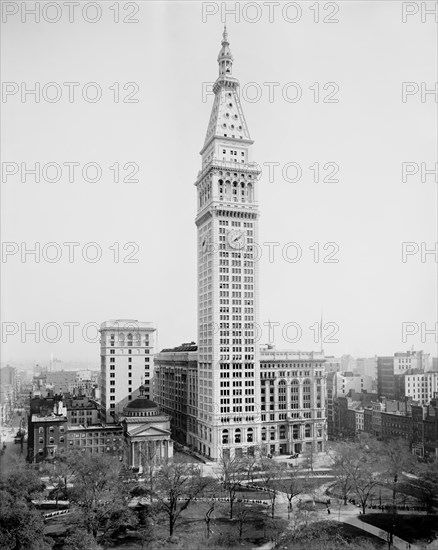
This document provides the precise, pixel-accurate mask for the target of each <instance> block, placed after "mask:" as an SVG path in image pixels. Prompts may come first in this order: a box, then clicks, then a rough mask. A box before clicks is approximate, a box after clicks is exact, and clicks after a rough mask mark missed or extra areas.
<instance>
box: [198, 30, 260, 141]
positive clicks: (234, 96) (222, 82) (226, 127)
mask: <svg viewBox="0 0 438 550" xmlns="http://www.w3.org/2000/svg"><path fill="white" fill-rule="evenodd" d="M217 61H218V64H219V76H218V78H217V80H216V82H215V83H214V85H213V91H214V93H215V96H216V97H215V100H214V104H213V108H212V111H211V116H210V122H209V124H208V129H207V134H206V136H205V142H204V149H205V147H206V146H207V145H208V144H209V143H210V142H211V140H212V139H214V138H215V137H218V138H224V137H225V138H230V139H235V140H236V139H237V140H240V139H241V140H248V141H250V140H251V137H250V135H249V132H248V127H247V125H246V121H245V117H244V115H243V111H242V107H241V105H240V100H239V94H238V88H239V81H238V80H237V78H234V77H233V76H231V74H232V69H233V56H232V54H231V49H230V43H229V42H228V33H227V28H226V27H225V28H224V33H223V37H222V48H221V50H220V52H219V55H218V58H217Z"/></svg>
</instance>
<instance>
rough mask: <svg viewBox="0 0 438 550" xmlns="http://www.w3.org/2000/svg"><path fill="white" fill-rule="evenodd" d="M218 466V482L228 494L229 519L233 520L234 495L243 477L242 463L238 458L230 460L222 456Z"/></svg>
mask: <svg viewBox="0 0 438 550" xmlns="http://www.w3.org/2000/svg"><path fill="white" fill-rule="evenodd" d="M219 466H220V470H219V480H220V482H221V483H222V486H223V488H224V489H225V491H226V492H227V493H228V498H229V501H230V519H233V506H234V501H235V500H236V493H237V491H238V490H239V488H240V486H241V480H242V477H243V475H244V474H243V469H244V465H243V461H242V459H241V458H239V457H235V458H232V459H231V458H226V457H224V456H222V457H221V459H220V462H219Z"/></svg>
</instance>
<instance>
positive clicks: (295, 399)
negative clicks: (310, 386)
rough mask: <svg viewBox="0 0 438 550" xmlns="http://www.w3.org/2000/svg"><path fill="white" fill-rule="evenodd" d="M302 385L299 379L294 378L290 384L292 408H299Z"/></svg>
mask: <svg viewBox="0 0 438 550" xmlns="http://www.w3.org/2000/svg"><path fill="white" fill-rule="evenodd" d="M299 391H300V385H299V383H298V380H292V382H291V385H290V406H291V409H298V405H299V395H300V394H299Z"/></svg>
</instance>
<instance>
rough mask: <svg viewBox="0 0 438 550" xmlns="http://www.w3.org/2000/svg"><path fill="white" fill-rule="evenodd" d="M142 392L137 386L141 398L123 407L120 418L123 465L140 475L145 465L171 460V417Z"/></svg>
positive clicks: (142, 389)
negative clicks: (136, 470)
mask: <svg viewBox="0 0 438 550" xmlns="http://www.w3.org/2000/svg"><path fill="white" fill-rule="evenodd" d="M144 390H145V388H144V386H140V388H139V391H140V396H139V397H138V398H137V399H134V400H133V401H131V402H130V403H128V404H127V405H126V407H125V408H124V409H123V414H122V416H121V424H122V427H123V436H124V443H125V445H124V447H125V449H124V461H125V464H127V465H128V466H129V467H131V468H135V469H137V468H138V470H139V472H140V473H141V472H143V470H144V469H145V467H146V466H147V465H150V464H159V463H160V462H162V461H165V460H167V459H170V458H172V457H173V441H172V440H171V439H170V417H169V416H167V415H165V414H163V413H161V411H160V409H159V407H158V405H157V404H156V403H154V402H153V401H151V400H150V399H147V398H146V397H145V396H144Z"/></svg>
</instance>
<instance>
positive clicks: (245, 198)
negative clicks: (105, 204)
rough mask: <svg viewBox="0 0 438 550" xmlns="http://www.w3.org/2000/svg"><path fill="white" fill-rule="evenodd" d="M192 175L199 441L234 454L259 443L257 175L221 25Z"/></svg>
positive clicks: (212, 451)
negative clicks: (204, 130)
mask: <svg viewBox="0 0 438 550" xmlns="http://www.w3.org/2000/svg"><path fill="white" fill-rule="evenodd" d="M218 64H219V76H218V78H217V80H216V82H215V83H214V86H213V92H214V94H215V99H214V104H213V108H212V111H211V116H210V122H209V124H208V128H207V135H206V137H205V143H204V146H203V148H202V150H201V152H200V154H201V156H202V169H201V171H200V172H199V173H198V178H197V180H196V182H195V185H196V189H197V201H198V210H197V216H196V225H197V228H198V233H197V258H198V438H199V440H198V449H199V450H200V451H201V452H202V453H203V454H204V455H206V456H207V457H211V458H212V459H218V458H220V457H221V456H231V457H232V456H235V455H237V456H239V455H242V454H243V453H246V452H253V451H254V447H255V446H257V445H260V441H261V439H260V429H261V425H260V365H259V355H258V343H257V341H256V336H257V332H256V330H255V326H258V325H256V323H257V321H258V285H259V278H258V263H257V258H256V251H255V249H254V243H255V242H257V240H258V218H259V212H258V205H257V179H258V176H259V174H260V171H259V170H258V168H257V165H256V164H255V163H252V162H251V148H252V145H253V141H252V140H251V138H250V135H249V131H248V127H247V125H246V121H245V117H244V114H243V111H242V106H241V104H240V99H239V93H238V90H239V81H238V80H237V79H236V78H234V77H233V76H232V71H233V56H232V54H231V50H230V44H229V42H228V36H227V31H226V28H225V30H224V33H223V40H222V48H221V50H220V52H219V56H218Z"/></svg>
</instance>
